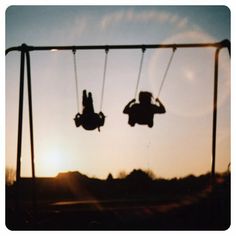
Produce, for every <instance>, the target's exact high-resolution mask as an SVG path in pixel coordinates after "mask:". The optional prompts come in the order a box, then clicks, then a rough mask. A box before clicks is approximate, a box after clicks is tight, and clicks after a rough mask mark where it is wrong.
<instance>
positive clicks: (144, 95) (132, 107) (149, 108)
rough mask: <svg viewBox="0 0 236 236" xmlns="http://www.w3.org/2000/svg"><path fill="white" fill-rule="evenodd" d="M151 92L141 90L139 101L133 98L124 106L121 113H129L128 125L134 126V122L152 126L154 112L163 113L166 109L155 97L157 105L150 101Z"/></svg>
mask: <svg viewBox="0 0 236 236" xmlns="http://www.w3.org/2000/svg"><path fill="white" fill-rule="evenodd" d="M151 99H152V94H151V93H150V92H144V91H141V92H140V93H139V103H135V99H133V100H132V101H130V102H129V103H128V104H127V105H126V106H125V108H124V111H123V113H124V114H128V115H129V121H128V123H129V125H130V126H134V125H135V124H136V123H137V124H140V125H148V127H150V128H151V127H153V117H154V114H157V113H159V114H161V113H165V112H166V109H165V107H164V106H163V104H162V103H161V101H160V100H159V99H158V98H156V102H158V105H155V104H153V103H151Z"/></svg>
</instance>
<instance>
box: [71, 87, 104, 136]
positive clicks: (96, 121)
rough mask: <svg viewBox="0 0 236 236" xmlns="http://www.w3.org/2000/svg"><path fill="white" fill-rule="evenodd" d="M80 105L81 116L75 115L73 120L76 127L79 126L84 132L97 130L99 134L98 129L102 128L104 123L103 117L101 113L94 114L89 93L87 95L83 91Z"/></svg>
mask: <svg viewBox="0 0 236 236" xmlns="http://www.w3.org/2000/svg"><path fill="white" fill-rule="evenodd" d="M82 104H83V112H82V114H80V113H77V114H76V116H75V118H74V121H75V125H76V127H79V126H80V125H81V126H82V127H83V128H84V129H86V130H94V129H96V128H98V131H99V132H100V127H101V126H103V125H104V122H105V116H104V114H103V113H102V112H99V113H95V112H94V108H93V98H92V93H91V92H89V93H88V95H87V92H86V90H83V101H82Z"/></svg>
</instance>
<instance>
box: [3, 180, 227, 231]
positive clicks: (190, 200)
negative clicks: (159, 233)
mask: <svg viewBox="0 0 236 236" xmlns="http://www.w3.org/2000/svg"><path fill="white" fill-rule="evenodd" d="M13 206H14V204H13V202H11V201H7V204H6V225H7V227H8V228H9V229H11V230H226V229H227V228H228V227H229V226H230V176H226V177H218V178H217V183H216V185H215V187H214V188H213V189H211V187H210V186H209V185H208V186H205V187H204V188H203V189H201V190H200V191H198V192H194V193H188V194H186V193H185V194H182V195H181V197H179V198H176V197H174V196H173V197H170V196H169V197H167V198H163V197H156V198H154V197H152V198H149V199H148V198H147V197H144V196H143V197H142V198H141V197H139V198H132V199H131V198H126V199H124V198H123V199H122V198H119V199H109V200H107V199H102V200H98V199H89V200H71V201H69V200H66V201H62V200H60V201H45V200H44V201H38V203H37V208H36V210H35V211H33V208H32V204H31V203H30V202H29V201H24V202H21V210H19V211H18V212H17V211H16V210H15V207H13Z"/></svg>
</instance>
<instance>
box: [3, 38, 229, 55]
mask: <svg viewBox="0 0 236 236" xmlns="http://www.w3.org/2000/svg"><path fill="white" fill-rule="evenodd" d="M197 47H215V48H224V47H226V48H228V50H229V53H230V48H231V43H230V41H229V40H228V39H225V40H223V41H220V42H216V43H189V44H186V43H182V44H136V45H135V44H134V45H87V46H86V45H85V46H28V45H26V44H22V45H21V46H18V47H11V48H8V49H6V52H5V53H6V55H7V54H8V53H9V52H12V51H23V52H29V51H47V50H48V51H52V50H58V51H59V50H110V49H153V48H173V49H176V48H197Z"/></svg>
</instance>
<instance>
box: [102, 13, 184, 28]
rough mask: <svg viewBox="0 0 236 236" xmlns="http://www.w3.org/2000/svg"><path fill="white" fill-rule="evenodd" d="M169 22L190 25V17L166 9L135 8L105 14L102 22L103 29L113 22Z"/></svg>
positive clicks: (176, 25)
mask: <svg viewBox="0 0 236 236" xmlns="http://www.w3.org/2000/svg"><path fill="white" fill-rule="evenodd" d="M122 22H123V23H125V22H130V23H147V22H154V23H160V24H164V23H169V24H171V25H173V26H175V27H177V28H184V27H186V26H187V25H188V19H187V18H186V17H184V18H183V17H180V16H178V15H177V14H173V13H170V12H166V11H153V10H151V11H142V12H135V11H134V10H123V11H116V12H113V13H110V14H107V15H105V16H104V17H103V18H102V19H101V22H100V27H101V29H103V30H105V29H107V28H109V27H110V26H111V25H112V24H117V23H122Z"/></svg>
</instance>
